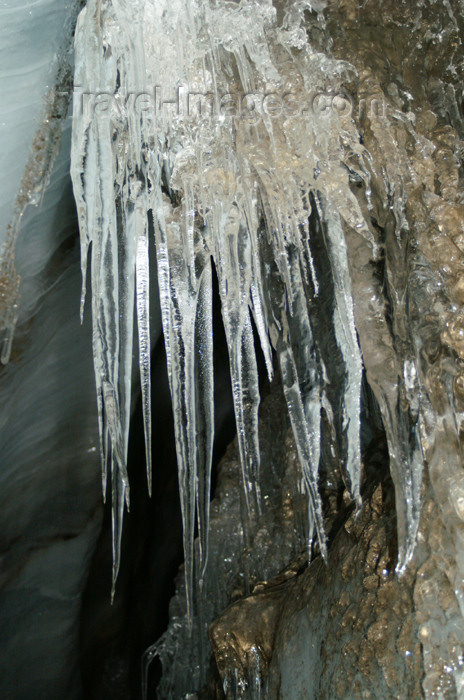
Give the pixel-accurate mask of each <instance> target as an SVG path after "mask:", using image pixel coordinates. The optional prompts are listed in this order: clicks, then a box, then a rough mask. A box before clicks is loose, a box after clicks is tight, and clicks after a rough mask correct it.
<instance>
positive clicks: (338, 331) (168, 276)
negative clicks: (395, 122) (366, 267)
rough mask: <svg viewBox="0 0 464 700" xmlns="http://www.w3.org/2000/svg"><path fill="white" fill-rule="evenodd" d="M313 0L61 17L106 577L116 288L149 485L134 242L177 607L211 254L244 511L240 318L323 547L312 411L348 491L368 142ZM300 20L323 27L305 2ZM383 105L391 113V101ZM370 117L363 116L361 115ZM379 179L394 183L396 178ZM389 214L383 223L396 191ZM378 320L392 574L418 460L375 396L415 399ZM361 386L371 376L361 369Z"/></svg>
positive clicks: (248, 369)
mask: <svg viewBox="0 0 464 700" xmlns="http://www.w3.org/2000/svg"><path fill="white" fill-rule="evenodd" d="M322 9H323V4H322V3H320V4H316V3H311V2H307V3H302V2H289V3H286V4H284V5H275V6H274V5H273V4H272V3H271V2H268V1H265V0H263V1H262V2H251V1H243V0H242V2H239V3H233V2H209V1H206V0H198V1H195V2H185V3H183V2H182V3H181V2H179V3H155V4H154V3H150V2H146V1H144V0H133V1H131V2H129V1H126V0H111V1H108V2H101V1H100V0H91V1H90V2H89V3H88V4H87V7H86V8H85V9H84V10H83V11H82V13H81V15H80V17H79V20H78V25H77V29H76V38H75V51H76V69H75V100H74V113H73V144H72V177H73V184H74V192H75V197H76V202H77V208H78V215H79V224H80V232H81V249H82V273H83V293H82V306H83V304H84V298H85V288H86V272H87V258H88V257H90V261H91V263H90V282H91V287H92V301H91V304H92V319H93V352H94V364H95V376H96V384H97V395H98V408H99V423H100V435H101V455H102V464H103V488H104V490H106V486H107V472H108V471H110V473H111V498H112V509H113V537H114V571H113V579H114V581H115V579H116V577H117V572H118V566H119V549H120V540H121V531H122V521H123V513H124V507H125V504H126V505H128V504H129V484H128V479H127V473H126V455H127V443H128V431H129V416H130V387H131V372H132V349H133V316H134V301H135V310H136V312H135V315H136V319H137V327H138V345H139V366H140V377H141V386H142V392H143V397H144V411H145V436H146V450H147V469H148V485H149V488H151V480H152V477H151V441H150V383H149V376H150V372H149V361H150V358H149V340H148V339H149V333H150V329H149V323H148V319H149V309H148V293H149V292H148V286H147V280H148V266H149V261H148V243H147V241H148V236H150V235H151V236H154V238H155V241H156V251H157V256H156V257H157V266H158V279H159V290H160V299H161V309H162V320H163V330H164V337H165V345H166V351H167V362H168V372H169V380H170V386H171V394H172V400H173V410H174V419H175V430H176V447H177V456H178V469H179V484H180V493H181V505H182V517H183V524H184V551H185V562H186V566H185V575H186V583H187V586H186V588H187V598H188V601H189V605H191V602H192V601H191V596H192V577H193V569H194V563H193V559H194V532H195V522H196V520H197V522H198V530H199V534H200V542H201V547H200V577H201V571H203V570H204V567H205V563H206V557H207V549H208V521H209V489H210V470H211V449H212V440H213V435H212V425H213V400H212V391H213V385H212V383H213V368H212V327H211V295H212V282H211V264H212V261H214V265H215V268H216V271H217V275H218V280H219V290H220V297H221V304H222V315H223V321H224V327H225V332H226V336H227V340H228V345H229V357H230V368H231V381H232V387H233V396H234V408H235V416H236V423H237V432H238V439H239V448H240V455H241V464H242V481H243V488H244V494H245V500H246V504H247V509H248V512H249V513H252V512H255V511H259V508H260V489H259V483H260V477H259V473H260V468H261V467H260V463H259V441H258V431H257V416H258V406H259V392H258V375H257V365H256V357H255V347H254V343H255V340H254V334H253V324H254V327H255V328H256V332H257V336H258V337H259V342H260V345H261V348H262V351H263V354H264V357H265V360H266V364H267V367H268V372H269V375H272V351H273V350H274V351H275V353H276V356H277V360H278V363H279V367H280V373H281V377H282V384H283V389H284V394H285V398H286V403H287V408H288V412H289V417H290V421H291V424H292V428H293V432H294V435H295V440H296V445H297V450H298V454H299V458H300V461H301V466H302V469H303V474H304V482H305V487H306V491H307V494H308V499H309V519H310V524H311V528H314V530H315V532H316V533H317V536H318V540H319V545H320V548H321V551H322V553H323V554H325V552H326V535H325V531H324V526H323V520H322V508H321V499H320V495H319V490H318V472H319V462H320V454H321V446H320V436H321V420H322V417H323V416H324V418H325V420H327V421H328V423H329V424H330V425H331V428H332V432H333V434H334V435H335V436H336V441H337V444H339V445H340V446H341V449H340V452H339V455H338V457H339V459H341V461H342V464H343V473H344V476H345V481H346V484H347V486H348V487H349V489H350V491H351V494H352V497H353V499H355V501H356V502H357V503H359V501H360V495H359V482H360V469H361V456H360V391H361V379H362V370H363V363H362V357H361V351H360V347H359V344H358V338H357V330H356V325H355V306H354V304H353V285H352V280H351V277H350V270H349V254H348V249H347V245H346V237H345V231H346V230H349V231H353V232H354V233H353V235H354V236H355V237H356V239H357V240H359V241H362V242H363V243H362V245H365V246H368V247H369V250H370V253H371V256H372V258H373V259H374V260H375V259H377V258H378V257H379V248H378V245H377V243H376V240H375V236H374V234H373V232H372V227H371V226H370V225H369V211H370V210H371V209H372V207H373V204H372V201H371V198H370V192H371V189H370V178H371V170H370V164H369V160H370V154H369V153H368V152H367V151H366V149H365V148H364V147H363V146H362V144H361V142H360V138H359V134H358V131H357V129H356V126H355V122H354V120H353V119H352V118H351V111H350V109H347V106H348V107H349V100H347V98H346V95H345V93H344V89H343V85H344V83H345V82H347V81H349V80H350V79H354V77H355V71H354V69H353V67H352V66H350V64H348V63H346V62H344V61H340V60H335V59H334V58H331V57H330V56H329V55H328V54H327V53H323V52H322V51H320V50H318V49H316V48H315V47H314V46H313V44H312V42H311V36H310V35H309V36H308V34H307V32H306V29H305V27H304V23H303V20H304V13H305V12H309V11H311V12H313V13H317V12H320V11H321V10H322ZM318 21H319V25H320V26H321V27H323V26H324V19H323V16H322V14H319V15H318ZM396 118H398V119H400V118H401V119H404V117H403V116H402V115H400V114H399V113H398V115H396ZM385 126H386V125H383V124H380V125H378V124H377V123H376V125H375V128H378V129H380V130H382V129H385ZM373 128H374V127H373ZM411 128H412V127H411ZM391 167H392V168H395V165H394V164H393V165H392V166H391ZM388 177H389V178H390V180H391V182H392V186H394V187H397V188H401V177H402V175H401V172H397V171H394V172H391V173H388ZM356 183H357V184H359V183H361V184H363V183H364V192H365V198H364V202H361V203H360V202H359V200H358V198H356V197H355V195H354V194H353V191H352V186H353V184H356ZM394 207H395V209H394V211H395V216H396V217H397V220H398V221H399V222H401V221H402V217H403V218H404V215H403V210H402V203H401V197H397V198H396V200H395V204H394ZM312 226H320V227H321V230H322V235H323V239H324V245H325V249H326V253H327V260H328V269H327V270H324V274H323V278H322V279H320V278H319V275H318V274H317V273H316V265H315V264H314V252H313V249H312V233H313V232H312ZM360 245H361V244H360ZM327 285H328V288H327ZM328 289H330V293H331V294H332V296H333V304H332V308H331V312H330V317H329V318H326V319H325V323H326V326H327V327H330V328H331V329H332V330H331V332H332V333H333V335H334V338H335V352H336V353H337V355H338V359H339V363H340V367H341V369H340V372H339V374H338V377H337V378H333V377H329V374H328V371H327V369H326V367H327V366H328V365H330V362H331V359H332V357H331V353H333V352H334V348H330V349H329V348H328V346H327V344H326V343H325V342H324V333H325V329H324V327H323V326H322V325H321V324H315V323H314V318H313V313H314V314H315V313H316V310H317V309H318V308H319V307H320V306H321V300H323V299H324V297H325V296H326V295H327V294H328V293H329V291H328ZM398 303H401V300H398ZM358 322H359V321H358ZM395 333H396V335H395V342H396V341H398V343H400V344H401V343H402V346H401V347H403V349H402V350H400V351H399V355H400V357H401V360H400V362H401V363H402V367H403V368H402V369H401V371H398V374H397V376H396V377H395V378H394V381H393V385H395V386H396V387H397V388H396V389H394V390H393V394H392V393H391V391H392V390H391V387H390V385H389V388H388V391H385V390H384V389H383V388H382V386H380V387H379V388H378V390H377V395H378V400H379V403H380V407H381V410H382V415H383V418H384V422H385V424H386V429H387V434H388V439H389V445H390V459H391V469H392V474H393V477H394V479H395V483H396V486H397V511H398V529H399V536H400V537H399V542H400V545H399V561H398V566H399V569H402V568H403V567H404V566H405V564H406V563H407V561H408V559H409V558H410V556H411V554H412V551H413V547H414V541H415V536H416V532H417V527H418V518H419V502H420V483H421V466H422V462H421V459H420V452H419V445H418V441H417V440H416V439H415V438H414V435H415V421H416V420H417V414H416V416H415V417H413V420H412V423H410V422H409V423H407V422H405V421H402V420H398V418H397V413H396V405H394V404H395V402H397V403H398V402H400V403H401V402H402V403H404V402H405V401H406V403H407V402H408V401H409V403H411V404H414V402H415V401H416V398H415V397H417V382H416V379H415V378H416V369H415V360H414V356H413V353H411V352H410V350H409V349H408V339H407V337H406V338H403V336H402V330H401V329H398V331H397V332H396V331H395ZM403 335H404V334H403ZM389 343H390V344H391V339H390V337H389V338H387V341H386V345H387V346H388V344H389ZM370 370H371V368H370V367H368V371H369V372H370ZM403 370H404V371H403ZM392 371H394V370H392ZM334 380H335V381H334ZM373 384H374V389H377V387H376V385H375V378H373ZM334 386H335V387H336V390H334ZM411 436H412V439H411Z"/></svg>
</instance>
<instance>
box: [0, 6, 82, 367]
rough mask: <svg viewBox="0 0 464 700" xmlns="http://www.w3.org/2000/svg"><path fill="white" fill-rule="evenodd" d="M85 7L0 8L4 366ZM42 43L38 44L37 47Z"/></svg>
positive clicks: (0, 354)
mask: <svg viewBox="0 0 464 700" xmlns="http://www.w3.org/2000/svg"><path fill="white" fill-rule="evenodd" d="M82 4H83V2H82V0H66V1H65V2H58V1H57V0H44V2H25V3H21V4H18V3H15V2H11V1H10V0H5V2H2V6H1V7H0V63H1V65H2V72H1V73H0V92H1V104H0V120H1V121H0V125H1V129H0V148H1V153H2V168H1V173H0V189H1V193H2V194H1V200H0V219H1V224H0V343H1V350H0V359H1V361H2V362H3V363H4V364H6V363H7V362H8V359H9V357H10V353H11V346H12V342H13V336H14V331H15V327H16V324H17V322H18V314H19V306H20V305H19V296H20V289H19V287H20V277H19V275H18V272H17V269H16V266H15V249H16V243H17V237H18V232H19V229H20V226H21V221H22V217H23V214H24V212H25V210H26V207H27V206H28V205H29V204H35V205H38V204H40V203H41V202H42V201H43V196H44V192H45V188H46V187H47V184H48V182H49V179H50V173H51V169H52V165H53V162H54V160H55V157H56V155H57V153H58V151H59V146H60V141H61V128H62V122H63V120H64V119H65V117H66V114H67V111H68V106H69V103H70V97H71V90H72V87H71V83H72V80H71V76H72V68H71V49H72V37H73V34H74V28H75V23H76V19H77V14H78V12H79V10H80V9H81V7H82ZM37 37H40V41H37Z"/></svg>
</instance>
